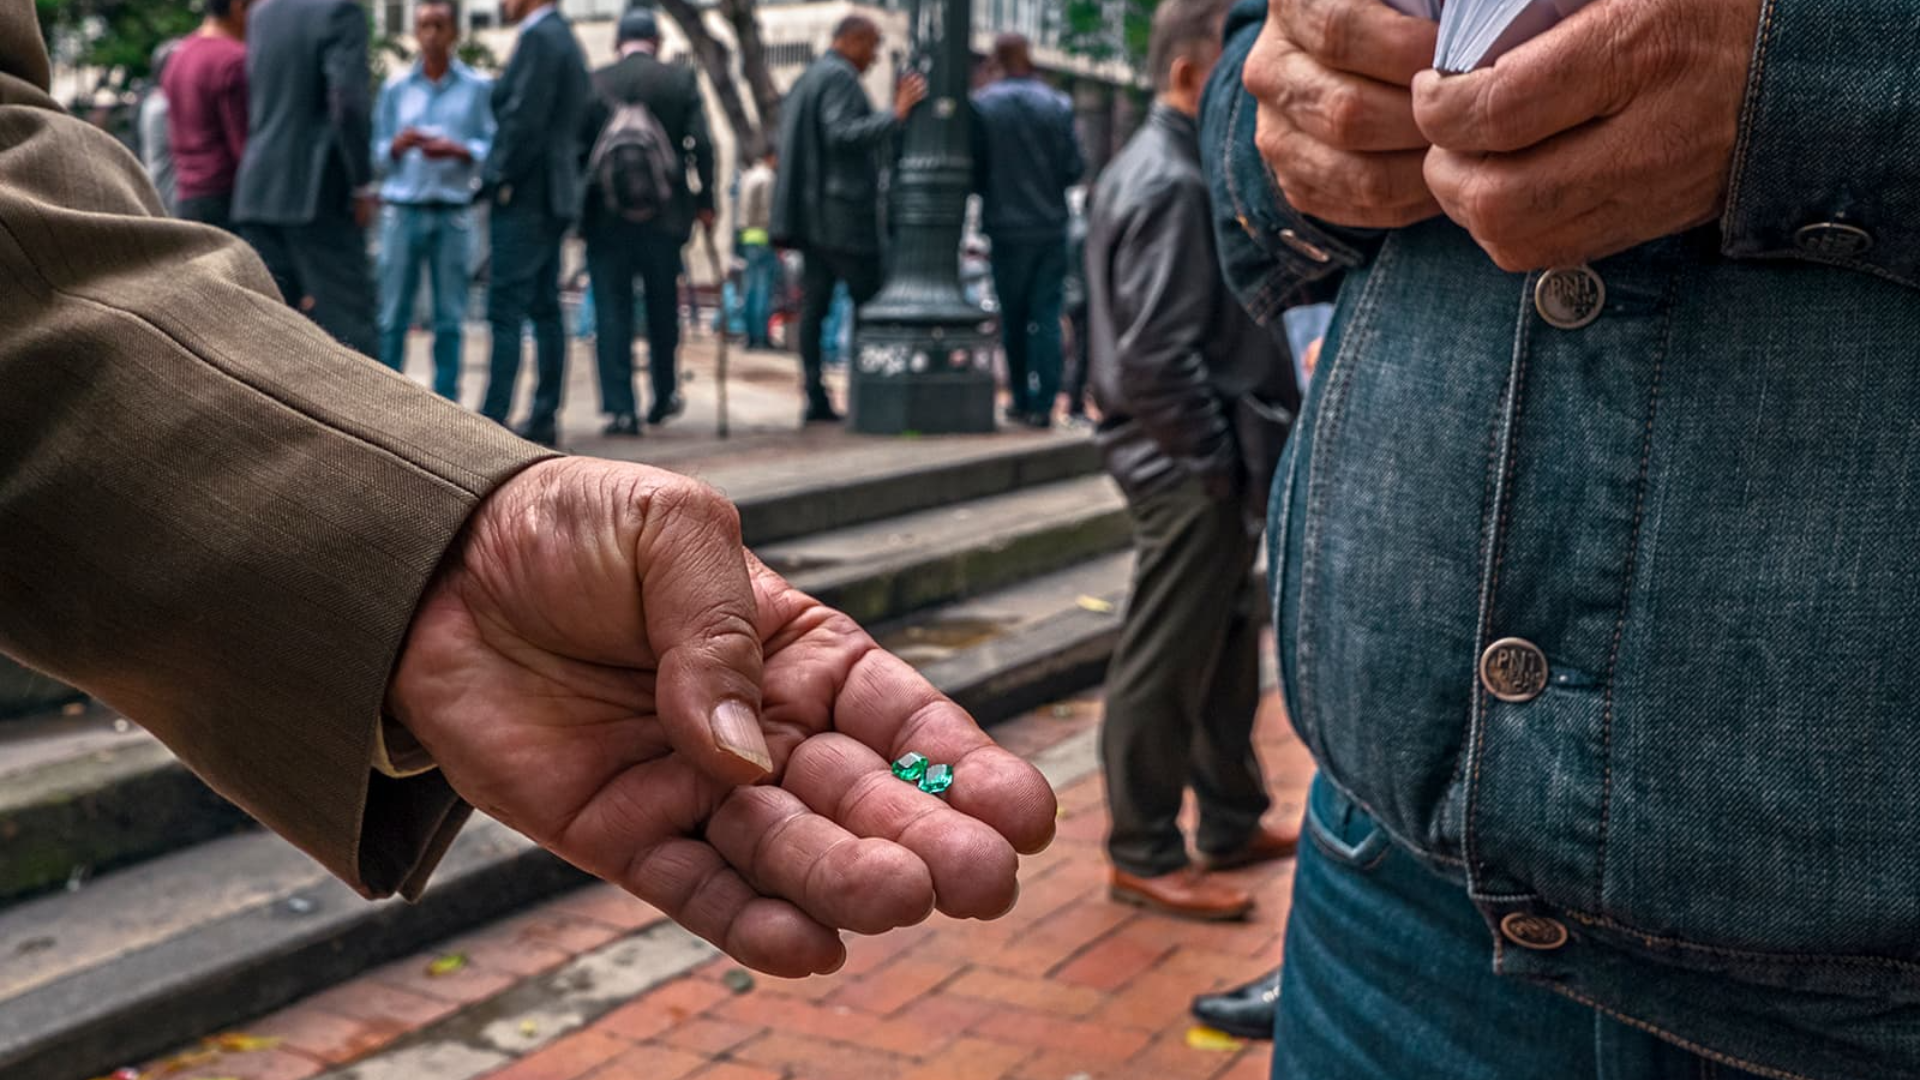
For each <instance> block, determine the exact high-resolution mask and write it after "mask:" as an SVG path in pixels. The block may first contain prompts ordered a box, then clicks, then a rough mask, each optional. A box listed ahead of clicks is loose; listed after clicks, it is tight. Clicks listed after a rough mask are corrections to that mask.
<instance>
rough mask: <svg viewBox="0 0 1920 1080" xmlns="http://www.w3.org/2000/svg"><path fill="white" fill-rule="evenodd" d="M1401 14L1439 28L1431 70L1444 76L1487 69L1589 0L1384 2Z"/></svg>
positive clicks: (1398, 0)
mask: <svg viewBox="0 0 1920 1080" xmlns="http://www.w3.org/2000/svg"><path fill="white" fill-rule="evenodd" d="M1386 3H1387V4H1388V5H1390V6H1392V7H1393V8H1394V9H1396V10H1398V11H1400V12H1401V13H1403V14H1406V15H1411V16H1413V17H1414V18H1416V19H1428V20H1430V21H1433V22H1437V23H1439V24H1440V42H1439V45H1438V46H1437V47H1436V48H1435V50H1434V56H1433V66H1434V67H1435V68H1436V69H1438V70H1440V71H1446V72H1460V71H1472V70H1474V69H1475V68H1482V67H1487V66H1489V65H1491V64H1492V63H1493V62H1494V61H1495V60H1498V59H1500V57H1501V56H1502V55H1504V54H1505V53H1506V52H1507V51H1508V50H1510V49H1512V48H1514V47H1515V46H1517V45H1519V44H1521V43H1522V42H1525V41H1528V40H1530V39H1532V38H1535V37H1538V36H1539V35H1541V34H1543V33H1546V32H1547V31H1548V30H1551V29H1552V28H1553V27H1554V26H1555V24H1557V23H1559V21H1560V20H1561V19H1564V18H1566V17H1567V16H1569V15H1571V14H1573V13H1574V12H1576V11H1578V10H1580V9H1581V8H1582V7H1585V6H1586V5H1587V3H1588V0H1386Z"/></svg>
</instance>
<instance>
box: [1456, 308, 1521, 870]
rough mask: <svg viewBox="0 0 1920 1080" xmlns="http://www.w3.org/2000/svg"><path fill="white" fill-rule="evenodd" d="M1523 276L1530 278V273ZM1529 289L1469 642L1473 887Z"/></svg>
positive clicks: (1466, 841) (1466, 829)
mask: <svg viewBox="0 0 1920 1080" xmlns="http://www.w3.org/2000/svg"><path fill="white" fill-rule="evenodd" d="M1527 280H1528V281H1529V282H1530V281H1531V280H1532V277H1531V275H1529V276H1528V278H1527ZM1531 292H1532V290H1531V288H1530V287H1524V286H1523V291H1522V293H1521V306H1520V320H1519V324H1518V326H1516V327H1515V334H1514V343H1513V367H1512V372H1513V373H1512V375H1511V376H1510V377H1509V380H1508V382H1509V385H1510V388H1509V390H1508V393H1509V394H1510V395H1511V396H1510V398H1509V400H1508V403H1507V407H1506V409H1505V420H1504V421H1503V422H1502V423H1501V425H1500V426H1501V428H1502V429H1504V430H1503V437H1502V438H1501V439H1500V444H1499V445H1500V451H1499V453H1500V456H1501V457H1502V458H1504V461H1502V462H1501V463H1500V480H1499V486H1498V488H1497V489H1496V491H1497V493H1496V495H1495V500H1494V501H1495V505H1494V508H1493V509H1494V514H1495V524H1494V531H1493V534H1492V535H1491V536H1490V537H1489V538H1488V550H1487V553H1486V555H1485V556H1484V558H1485V562H1484V563H1483V565H1484V566H1485V570H1484V575H1485V576H1484V578H1483V585H1482V587H1481V593H1480V627H1479V634H1478V640H1477V641H1475V643H1474V644H1475V649H1474V656H1473V674H1472V678H1473V683H1472V687H1473V693H1472V703H1471V706H1470V708H1469V713H1468V721H1467V742H1468V745H1467V747H1466V753H1467V754H1468V755H1469V757H1470V759H1471V763H1470V765H1469V767H1468V774H1467V809H1466V820H1465V821H1464V822H1463V823H1462V826H1461V834H1462V835H1461V837H1460V843H1461V851H1462V852H1463V853H1464V854H1465V855H1466V858H1467V875H1468V878H1469V881H1470V882H1472V883H1473V885H1474V887H1475V888H1478V886H1479V878H1480V876H1481V875H1480V872H1481V866H1480V862H1479V858H1478V847H1479V845H1478V844H1477V843H1476V842H1475V836H1476V830H1475V828H1474V818H1475V814H1476V813H1477V812H1478V809H1479V803H1480V763H1481V760H1482V758H1483V757H1484V755H1485V751H1486V735H1487V733H1486V718H1487V712H1488V710H1489V708H1490V706H1489V705H1488V702H1487V698H1488V695H1487V693H1486V689H1485V688H1484V687H1483V686H1481V685H1480V679H1479V672H1478V669H1479V656H1480V653H1481V652H1482V651H1484V650H1485V649H1486V647H1487V639H1488V638H1489V637H1490V636H1491V634H1492V627H1493V608H1494V604H1495V602H1496V600H1497V599H1498V597H1499V592H1500V571H1501V566H1502V561H1503V560H1504V559H1505V557H1506V545H1505V538H1506V534H1507V526H1508V524H1509V523H1510V522H1511V521H1512V519H1513V474H1514V472H1515V470H1516V469H1517V468H1518V464H1519V455H1518V454H1516V453H1515V452H1514V442H1515V440H1516V439H1517V438H1518V436H1519V431H1520V423H1521V420H1522V418H1523V416H1524V415H1525V393H1526V385H1527V354H1528V346H1529V344H1530V343H1531V342H1532V339H1533V335H1532V329H1533V321H1532V318H1531V316H1530V315H1529V314H1528V307H1527V300H1526V298H1527V296H1528V295H1530V294H1531Z"/></svg>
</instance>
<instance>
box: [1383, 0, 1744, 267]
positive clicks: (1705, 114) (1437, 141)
mask: <svg viewBox="0 0 1920 1080" xmlns="http://www.w3.org/2000/svg"><path fill="white" fill-rule="evenodd" d="M1356 2H1358V3H1367V2H1370V0H1356ZM1759 12H1760V4H1759V0H1603V2H1601V3H1594V4H1589V5H1588V6H1586V7H1585V8H1582V9H1581V10H1580V11H1578V12H1576V13H1575V14H1573V15H1572V16H1570V17H1569V18H1567V19H1566V21H1564V22H1562V23H1561V24H1560V25H1558V26H1556V27H1554V28H1553V29H1552V30H1549V31H1548V32H1546V33H1545V34H1542V35H1541V36H1540V37H1538V38H1535V39H1534V40H1532V41H1530V42H1527V43H1526V44H1524V45H1521V46H1520V47H1519V48H1516V49H1514V50H1513V51H1512V52H1509V53H1507V54H1506V55H1505V56H1502V57H1501V58H1500V60H1499V61H1498V62H1497V63H1496V64H1495V65H1494V66H1493V67H1491V68H1485V69H1482V70H1479V71H1475V72H1472V73H1469V74H1465V75H1440V74H1438V73H1436V72H1432V71H1427V72H1423V73H1422V74H1420V75H1419V76H1418V77H1417V78H1416V79H1415V80H1414V83H1413V96H1414V116H1415V118H1416V119H1417V120H1418V122H1419V126H1420V130H1421V132H1422V133H1423V134H1424V135H1425V136H1426V137H1427V138H1428V139H1431V140H1432V141H1433V144H1434V150H1433V152H1432V153H1431V154H1429V155H1428V156H1427V159H1426V180H1427V184H1428V186H1429V187H1430V188H1431V189H1432V191H1433V194H1434V196H1435V197H1437V198H1438V199H1439V200H1440V205H1441V206H1443V207H1445V208H1446V212H1447V216H1449V217H1451V218H1453V219H1454V220H1455V221H1457V222H1459V223H1460V224H1461V225H1464V226H1465V227H1466V228H1467V230H1468V231H1469V232H1471V233H1472V234H1473V237H1474V239H1475V240H1476V241H1478V242H1479V244H1480V246H1481V247H1483V248H1485V249H1486V251H1487V254H1489V255H1491V256H1492V257H1493V261H1494V262H1496V263H1498V264H1499V265H1500V266H1501V267H1502V268H1504V269H1507V270H1535V269H1540V268H1543V267H1548V266H1559V265H1566V264H1570V263H1578V262H1581V261H1585V260H1589V259H1596V258H1599V257H1601V256H1604V255H1611V254H1614V253H1615V252H1619V251H1623V250H1625V249H1627V248H1630V247H1633V246H1635V245H1637V244H1641V243H1645V242H1646V241H1649V240H1653V239H1657V238H1659V237H1662V236H1667V235H1670V234H1672V233H1676V232H1681V231H1683V230H1685V229H1688V228H1691V227H1693V226H1696V225H1701V224H1705V223H1706V222H1709V221H1712V220H1713V219H1714V218H1716V217H1717V216H1719V214H1720V211H1721V210H1722V208H1723V207H1724V206H1725V205H1726V198H1727V184H1728V176H1729V173H1730V171H1731V169H1732V165H1733V155H1734V150H1735V144H1736V143H1737V142H1738V139H1739V119H1740V108H1741V102H1742V100H1743V97H1744V94H1745V88H1746V81H1747V69H1748V65H1749V63H1750V62H1751V57H1752V55H1753V49H1754V35H1755V32H1756V28H1757V24H1758V22H1759Z"/></svg>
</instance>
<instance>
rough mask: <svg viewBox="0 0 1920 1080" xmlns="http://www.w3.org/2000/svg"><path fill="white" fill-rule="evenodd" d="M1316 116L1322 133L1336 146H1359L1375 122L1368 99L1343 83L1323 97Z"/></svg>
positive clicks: (1353, 87) (1356, 89) (1354, 87)
mask: <svg viewBox="0 0 1920 1080" xmlns="http://www.w3.org/2000/svg"><path fill="white" fill-rule="evenodd" d="M1315 115H1316V117H1317V118H1318V119H1319V122H1320V133H1321V135H1322V136H1324V137H1325V139H1326V141H1327V142H1329V143H1331V144H1332V145H1334V146H1343V147H1352V146H1358V145H1360V143H1361V141H1362V140H1363V139H1364V138H1365V137H1366V134H1367V130H1368V128H1369V127H1370V126H1371V125H1370V121H1371V119H1372V117H1371V115H1370V114H1369V110H1368V107H1367V99H1366V95H1365V94H1364V93H1363V92H1362V91H1361V90H1360V89H1359V88H1358V87H1356V86H1354V85H1352V84H1351V83H1347V82H1344V81H1343V82H1340V83H1337V84H1335V85H1334V86H1332V87H1330V88H1328V89H1327V90H1326V91H1325V92H1324V93H1322V94H1321V95H1320V100H1319V107H1318V108H1317V109H1316V110H1315Z"/></svg>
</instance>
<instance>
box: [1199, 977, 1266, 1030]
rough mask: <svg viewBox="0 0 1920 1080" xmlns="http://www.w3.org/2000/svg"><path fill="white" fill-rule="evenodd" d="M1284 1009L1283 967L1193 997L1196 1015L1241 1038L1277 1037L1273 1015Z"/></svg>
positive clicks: (1212, 1026) (1203, 1021)
mask: <svg viewBox="0 0 1920 1080" xmlns="http://www.w3.org/2000/svg"><path fill="white" fill-rule="evenodd" d="M1279 1009H1280V969H1279V968H1274V969H1273V970H1272V971H1269V972H1267V973H1266V974H1265V975H1262V976H1260V977H1259V978H1257V979H1255V980H1253V981H1252V982H1250V983H1248V984H1246V985H1245V986H1236V987H1234V988H1233V989H1231V990H1222V991H1221V992H1219V993H1217V994H1201V995H1200V996H1199V997H1197V998H1194V999H1193V1015H1194V1018H1195V1019H1197V1020H1199V1021H1200V1022H1201V1023H1203V1024H1205V1025H1207V1026H1208V1027H1210V1028H1213V1029H1215V1030H1217V1031H1224V1032H1226V1033H1227V1034H1229V1035H1232V1036H1235V1037H1236V1038H1241V1039H1271V1038H1273V1017H1274V1014H1275V1013H1276V1012H1278V1011H1279Z"/></svg>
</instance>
